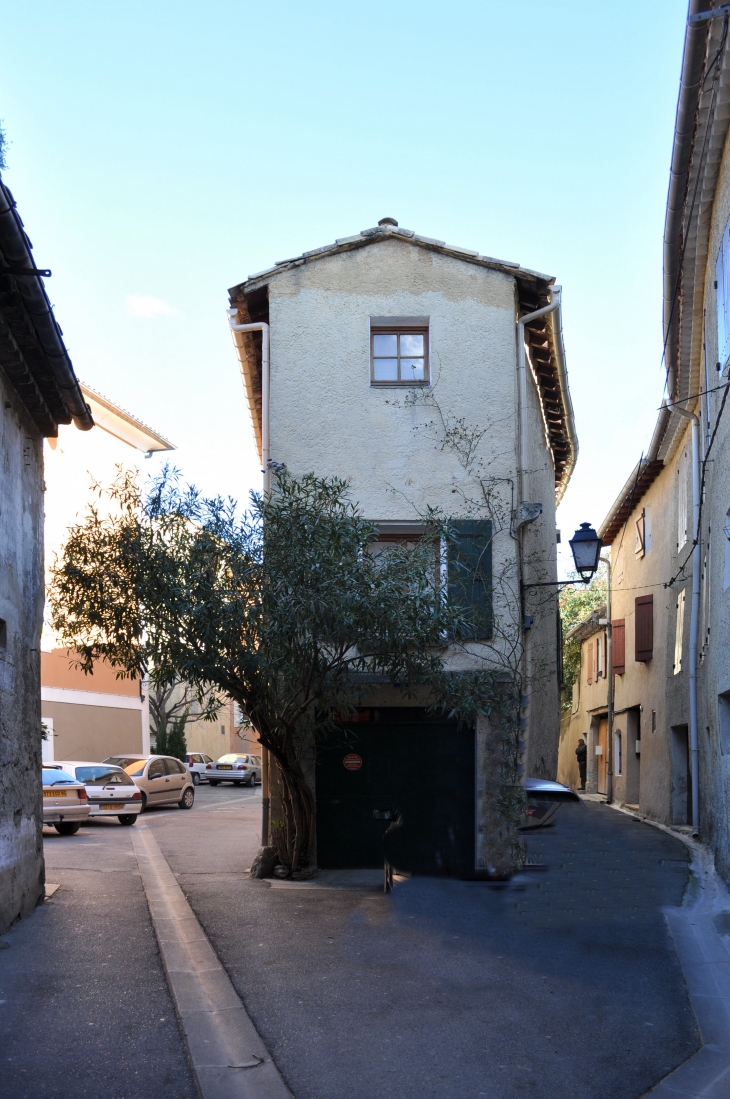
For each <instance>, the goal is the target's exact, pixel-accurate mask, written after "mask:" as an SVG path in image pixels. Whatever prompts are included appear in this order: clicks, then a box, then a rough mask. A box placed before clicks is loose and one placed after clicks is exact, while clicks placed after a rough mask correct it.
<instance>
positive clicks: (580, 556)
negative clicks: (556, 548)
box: [568, 523, 603, 584]
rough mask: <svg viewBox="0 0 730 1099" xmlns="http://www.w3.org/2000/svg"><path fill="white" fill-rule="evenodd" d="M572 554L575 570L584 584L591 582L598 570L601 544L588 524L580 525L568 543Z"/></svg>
mask: <svg viewBox="0 0 730 1099" xmlns="http://www.w3.org/2000/svg"><path fill="white" fill-rule="evenodd" d="M568 545H569V546H570V549H571V552H572V554H573V560H574V561H575V567H576V570H577V571H578V572H579V573H580V576H581V579H582V580H583V582H584V583H585V584H587V583H588V582H589V581H590V580H592V578H593V576H594V575H595V573H596V570H597V569H598V561H599V558H600V556H601V550H602V548H603V542H602V541H601V539H600V538H599V537H598V535H597V534H596V532H595V531H594V529H593V527H592V526H591V524H590V523H581V525H580V529H579V530H577V531H576V532H575V534H574V535H573V537H572V538H571V539H570V542H569V543H568Z"/></svg>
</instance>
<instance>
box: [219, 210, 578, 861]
mask: <svg viewBox="0 0 730 1099" xmlns="http://www.w3.org/2000/svg"><path fill="white" fill-rule="evenodd" d="M230 301H231V306H232V309H231V315H232V320H233V321H234V322H237V323H239V324H242V323H258V324H259V325H263V327H264V331H263V334H262V333H260V332H253V333H243V332H237V333H235V341H236V346H237V349H238V355H239V360H240V365H241V370H242V374H243V382H244V388H245V391H246V395H247V398H248V403H249V410H250V413H251V419H252V426H253V431H254V435H255V438H256V441H257V444H258V447H259V453H260V455H261V458H262V463H263V464H264V465H266V463H267V461H272V462H277V463H283V464H285V465H286V466H287V468H288V469H289V471H290V472H291V473H292V474H294V475H301V474H304V473H307V472H314V473H315V474H317V475H320V476H334V475H336V476H338V477H341V478H345V479H348V480H349V482H350V485H351V491H352V496H353V498H354V499H355V500H356V501H357V503H358V504H359V506H360V508H361V509H362V511H363V513H364V514H365V515H366V516H368V518H370V519H371V520H373V521H374V522H376V523H377V525H378V527H379V530H380V538H381V539H382V540H383V541H384V542H385V541H387V540H389V539H390V540H406V541H407V540H412V539H417V538H418V537H420V535H421V533H422V531H423V529H424V524H423V517H424V514H425V513H426V511H427V509H428V507H435V508H439V509H441V510H442V512H443V513H445V514H446V515H448V516H450V517H451V518H452V519H453V520H454V523H455V524H456V525H458V524H459V523H461V524H462V526H461V527H460V528H459V529H460V530H461V531H462V536H463V537H464V538H467V537H469V536H470V534H469V528H468V524H469V523H470V522H471V523H477V524H479V525H480V530H481V534H480V535H479V537H481V538H482V539H483V540H484V545H483V546H482V547H481V550H480V552H483V554H484V560H487V559H489V561H490V570H491V571H490V575H489V577H488V579H487V582H486V585H485V588H484V591H485V592H486V593H487V595H486V597H487V599H488V600H489V610H488V613H489V616H490V618H491V621H492V623H493V626H492V629H491V631H490V634H491V635H490V636H487V635H486V633H485V635H484V636H483V637H481V638H480V639H479V641H475V642H474V644H473V645H472V646H471V649H470V652H469V653H468V654H467V655H466V656H465V657H464V655H463V654H462V657H461V659H462V666H482V664H483V662H486V663H487V664H488V665H489V666H493V667H495V668H499V669H501V670H503V671H504V672H505V674H507V675H517V676H519V677H520V678H521V680H522V682H523V689H524V695H523V704H524V707H523V725H524V733H523V737H524V741H523V749H524V751H523V768H524V771H525V773H527V774H530V775H542V776H548V777H554V775H555V771H556V767H557V748H558V726H559V682H558V680H559V659H558V645H557V638H558V631H557V606H556V597H555V588H554V587H552V586H551V584H552V583H553V582H554V581H555V578H556V559H555V558H556V554H555V542H556V532H555V507H556V502H557V501H559V499H560V497H561V496H562V494H563V492H564V491H565V488H566V486H567V483H568V480H569V478H570V475H571V472H572V470H573V467H574V464H575V460H576V455H577V442H576V436H575V430H574V425H573V415H572V408H571V403H570V396H569V392H568V385H567V373H566V368H565V356H564V349H563V338H562V330H561V320H560V290H559V287H556V286H555V285H554V279H553V278H551V277H549V276H546V275H542V274H539V273H538V272H534V271H530V270H527V269H525V268H522V267H520V266H519V265H518V264H516V263H508V262H502V261H500V260H495V259H492V258H490V257H488V256H483V255H479V254H478V253H477V252H476V251H472V250H469V249H464V248H456V247H451V246H449V245H446V244H444V243H443V242H442V241H436V240H432V239H429V238H426V237H422V236H419V235H418V234H416V233H414V232H412V231H410V230H406V229H402V228H400V227H399V226H398V224H397V222H395V221H394V220H393V219H392V218H384V219H383V220H382V221H381V222H380V223H379V224H378V226H377V227H375V228H373V229H367V230H365V231H364V232H362V233H359V234H357V235H355V236H352V237H347V238H345V239H341V240H338V241H336V242H335V243H334V244H331V245H327V246H325V247H323V248H317V249H314V250H313V251H311V252H306V253H304V254H303V255H301V256H297V257H295V258H293V259H289V260H285V261H282V262H280V263H277V264H275V265H274V266H273V267H271V268H269V269H268V270H266V271H263V272H260V273H258V274H256V275H253V276H251V277H250V278H248V279H247V280H246V281H245V282H243V283H241V284H240V285H239V286H236V287H234V288H233V289H232V290H231V292H230ZM533 314H537V315H533ZM528 315H529V316H528ZM522 318H525V320H524V322H523V321H522V320H521V319H522ZM269 346H270V381H269V385H268V387H267V381H266V379H264V381H263V382H262V370H263V371H264V372H265V373H266V372H267V371H268V369H269V367H268V364H267V362H266V359H267V355H268V353H269ZM530 585H538V586H534V587H532V586H530ZM464 661H466V663H463V662H464ZM379 722H380V725H381V726H382V728H383V730H385V727H386V726H387V730H388V732H387V735H386V734H385V733H383V736H380V735H379V733H378V730H377V728H376V726H378V723H379ZM419 723H420V724H419ZM357 736H358V737H359V743H360V744H361V746H362V751H359V752H358V753H355V755H357V757H358V759H360V762H361V764H362V772H360V771H357V774H360V778H353V779H352V782H350V778H349V777H348V774H349V775H354V774H355V773H356V772H355V771H350V772H348V764H347V763H345V764H344V767H343V766H342V762H341V761H340V762H338V763H337V765H336V766H335V765H333V768H332V769H331V773H330V772H329V771H327V769H326V768H325V767H324V764H323V765H322V767H320V766H319V764H318V772H317V778H316V784H317V801H318V810H317V812H318V851H319V864H320V866H326V865H358V864H360V865H363V864H366V861H367V859H371V860H372V859H375V863H376V864H377V857H376V856H377V844H376V843H375V838H377V837H375V831H373V826H372V824H368V820H370V821H371V820H372V811H373V810H377V809H378V807H379V803H378V791H377V790H375V789H374V788H373V789H372V790H370V793H368V792H367V790H366V789H365V786H364V785H363V786H362V789H360V788H358V791H359V792H357V793H355V792H354V791H355V785H356V784H357V782H361V784H362V783H364V782H365V779H364V778H363V777H362V776H363V775H364V773H365V769H366V767H367V765H368V758H366V756H367V755H368V753H370V755H371V757H372V760H373V766H376V763H379V764H380V765H382V770H383V772H385V771H386V770H387V769H388V768H389V767H392V768H396V769H397V765H396V762H395V756H393V758H392V759H391V757H390V756H389V755H388V753H389V752H392V753H395V752H396V750H397V746H398V745H401V746H404V745H406V743H407V744H413V745H415V748H416V754H413V753H409V752H406V750H405V748H403V751H404V758H405V757H406V756H407V757H408V758H409V759H410V760H411V764H410V765H411V766H412V767H415V766H416V756H417V755H420V756H422V757H424V758H428V756H429V753H431V759H432V766H431V771H432V772H433V773H437V772H438V773H439V774H440V783H441V787H442V788H443V789H448V788H449V786H450V785H451V787H452V788H453V787H454V785H455V784H458V783H462V784H463V786H464V790H465V794H464V796H465V799H466V801H467V802H468V806H467V808H466V810H465V815H464V820H465V821H466V822H467V824H466V825H465V827H466V829H467V831H468V832H469V836H470V842H471V843H472V856H471V857H472V858H473V859H474V862H475V865H476V867H477V868H479V867H482V866H484V865H485V859H487V858H488V853H487V852H486V851H485V849H484V842H485V841H484V819H485V817H484V814H485V813H487V811H488V808H487V802H488V801H489V798H490V797H491V796H492V795H493V793H494V769H495V765H494V763H493V762H491V763H490V762H489V753H490V746H489V742H488V737H487V733H486V726H485V728H481V727H480V729H478V730H476V736H475V733H474V731H473V730H472V731H471V732H470V733H469V734H468V737H467V740H466V741H464V743H463V744H461V745H460V746H459V747H458V749H457V741H456V738H455V734H452V733H451V732H450V731H449V730H448V728H439V730H438V731H437V730H435V729H434V728H433V727H431V726H429V725H428V722H427V721H426V719H425V717H424V714H423V710H422V708H419V707H414V706H413V702H412V701H411V702H410V703H409V702H408V701H407V700H406V699H405V698H404V697H402V695H401V694H400V693H399V692H398V691H396V690H395V689H394V688H385V687H382V688H374V689H373V695H372V698H371V699H370V704H369V706H367V707H365V708H364V709H363V713H362V714H361V722H360V723H359V725H358V729H357ZM419 737H420V739H419ZM457 757H458V759H459V760H461V763H460V764H458V766H462V765H463V766H462V770H461V771H460V772H459V774H460V776H461V777H457V774H456V770H454V768H456V769H457V770H458V766H457ZM333 758H334V757H333ZM452 772H453V773H452ZM423 781H424V782H425V781H426V779H425V778H424V780H423ZM348 784H350V785H351V786H352V790H353V793H352V796H351V797H350V795H349V794H348V789H349V786H348ZM475 789H476V791H477V792H476V795H475V794H474V790H475ZM490 791H491V793H490ZM264 794H265V795H266V790H264ZM368 797H370V798H371V800H372V801H373V803H372V804H370V802H368ZM358 798H359V799H360V800H359V801H358V800H357V799H358ZM348 799H350V800H348ZM356 802H357V805H356ZM366 803H367V804H366ZM335 806H337V807H338V808H337V809H336V810H335V808H334V807H335ZM358 806H359V808H358ZM358 813H360V816H358ZM363 814H364V815H363ZM358 822H359V823H358ZM368 829H370V830H371V831H372V835H373V837H375V838H374V839H373V844H372V845H370V846H369V847H368V845H367V844H365V845H364V846H362V847H361V848H358V840H357V837H358V835H360V833H361V832H362V831H367V830H368ZM335 833H336V834H337V836H338V837H340V840H341V842H340V840H338V843H337V844H334V843H333V842H332V836H333V835H334V834H335ZM381 833H382V829H381ZM381 833H379V834H381ZM368 834H370V833H368ZM368 842H369V841H368ZM335 848H337V849H336V850H335ZM338 860H339V861H338ZM358 860H360V861H359V863H358ZM364 860H365V861H364ZM371 864H372V863H371Z"/></svg>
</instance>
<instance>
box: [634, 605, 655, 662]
mask: <svg viewBox="0 0 730 1099" xmlns="http://www.w3.org/2000/svg"><path fill="white" fill-rule="evenodd" d="M635 608H636V609H635V615H634V649H635V653H634V659H635V660H636V661H637V662H638V663H640V664H644V663H646V661H647V660H651V657H652V651H653V649H654V596H653V595H640V596H638V598H637V599H636V603H635Z"/></svg>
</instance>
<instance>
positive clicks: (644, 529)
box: [634, 508, 651, 558]
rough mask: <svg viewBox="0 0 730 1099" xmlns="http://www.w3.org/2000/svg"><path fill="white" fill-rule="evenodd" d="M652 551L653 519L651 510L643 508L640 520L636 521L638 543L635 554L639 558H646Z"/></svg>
mask: <svg viewBox="0 0 730 1099" xmlns="http://www.w3.org/2000/svg"><path fill="white" fill-rule="evenodd" d="M650 549H651V518H650V514H649V508H642V509H641V512H640V514H639V518H638V519H637V520H636V541H635V543H634V553H635V554H636V556H637V557H639V558H641V557H644V556H645V555H646V554H647V553H648V552H649V550H650Z"/></svg>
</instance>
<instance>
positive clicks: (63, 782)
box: [42, 767, 90, 836]
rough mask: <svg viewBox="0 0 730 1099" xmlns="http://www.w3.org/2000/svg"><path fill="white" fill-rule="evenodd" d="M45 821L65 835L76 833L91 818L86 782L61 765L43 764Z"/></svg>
mask: <svg viewBox="0 0 730 1099" xmlns="http://www.w3.org/2000/svg"><path fill="white" fill-rule="evenodd" d="M42 782H43V823H44V824H52V825H53V827H54V828H55V829H56V831H57V832H59V833H60V834H61V835H62V836H73V835H74V833H75V832H78V830H79V828H80V827H81V825H82V824H83V822H84V821H85V820H88V817H89V811H90V810H89V799H88V797H87V795H86V787H85V786H84V784H83V782H77V781H76V779H75V778H74V777H73V776H72V775H67V774H66V772H65V771H62V770H61V769H60V768H58V767H44V768H43V771H42Z"/></svg>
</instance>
